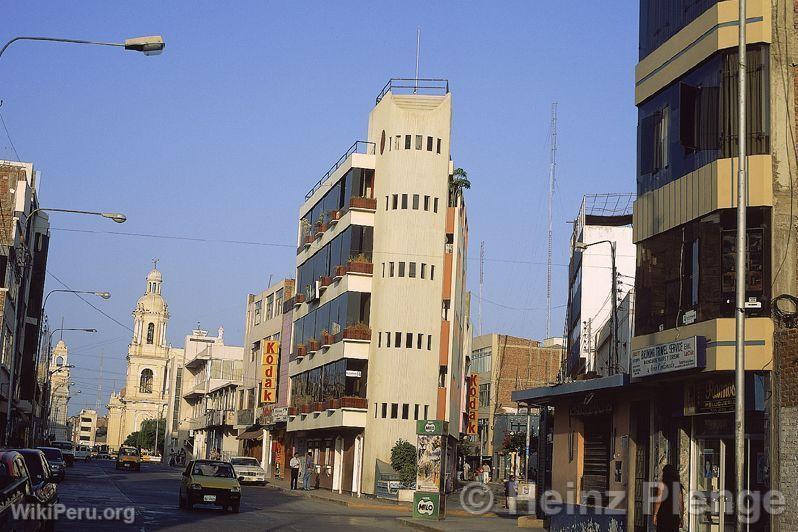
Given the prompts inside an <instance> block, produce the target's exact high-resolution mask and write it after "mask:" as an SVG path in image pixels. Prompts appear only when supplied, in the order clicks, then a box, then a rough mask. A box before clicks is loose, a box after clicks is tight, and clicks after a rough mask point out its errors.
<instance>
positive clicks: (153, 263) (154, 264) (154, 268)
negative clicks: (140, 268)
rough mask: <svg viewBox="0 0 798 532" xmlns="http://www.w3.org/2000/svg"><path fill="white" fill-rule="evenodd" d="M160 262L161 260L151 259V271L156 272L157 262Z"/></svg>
mask: <svg viewBox="0 0 798 532" xmlns="http://www.w3.org/2000/svg"><path fill="white" fill-rule="evenodd" d="M160 260H161V259H158V258H155V259H152V269H153V270H157V269H158V262H159V261H160Z"/></svg>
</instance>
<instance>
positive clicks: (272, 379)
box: [260, 340, 280, 403]
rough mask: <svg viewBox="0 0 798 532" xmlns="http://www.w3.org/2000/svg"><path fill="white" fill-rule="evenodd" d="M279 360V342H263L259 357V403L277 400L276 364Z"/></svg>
mask: <svg viewBox="0 0 798 532" xmlns="http://www.w3.org/2000/svg"><path fill="white" fill-rule="evenodd" d="M279 361H280V342H276V341H274V340H268V341H266V342H263V355H262V357H261V377H260V378H261V381H260V382H261V392H260V402H261V403H276V402H277V364H278V362H279Z"/></svg>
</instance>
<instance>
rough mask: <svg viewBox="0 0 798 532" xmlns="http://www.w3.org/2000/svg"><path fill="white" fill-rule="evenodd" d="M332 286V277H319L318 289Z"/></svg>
mask: <svg viewBox="0 0 798 532" xmlns="http://www.w3.org/2000/svg"><path fill="white" fill-rule="evenodd" d="M331 284H332V277H328V276H327V275H322V276H321V277H319V287H320V288H327V287H328V286H330V285H331Z"/></svg>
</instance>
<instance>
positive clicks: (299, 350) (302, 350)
mask: <svg viewBox="0 0 798 532" xmlns="http://www.w3.org/2000/svg"><path fill="white" fill-rule="evenodd" d="M307 354H308V348H307V347H306V346H305V344H297V346H296V356H298V357H304V356H307Z"/></svg>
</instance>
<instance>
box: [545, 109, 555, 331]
mask: <svg viewBox="0 0 798 532" xmlns="http://www.w3.org/2000/svg"><path fill="white" fill-rule="evenodd" d="M550 157H551V158H550V162H549V235H548V236H549V241H548V259H547V262H546V338H550V337H551V209H552V206H551V203H552V199H553V197H554V181H555V177H554V176H555V170H556V168H557V102H554V103H553V104H551V156H550Z"/></svg>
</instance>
